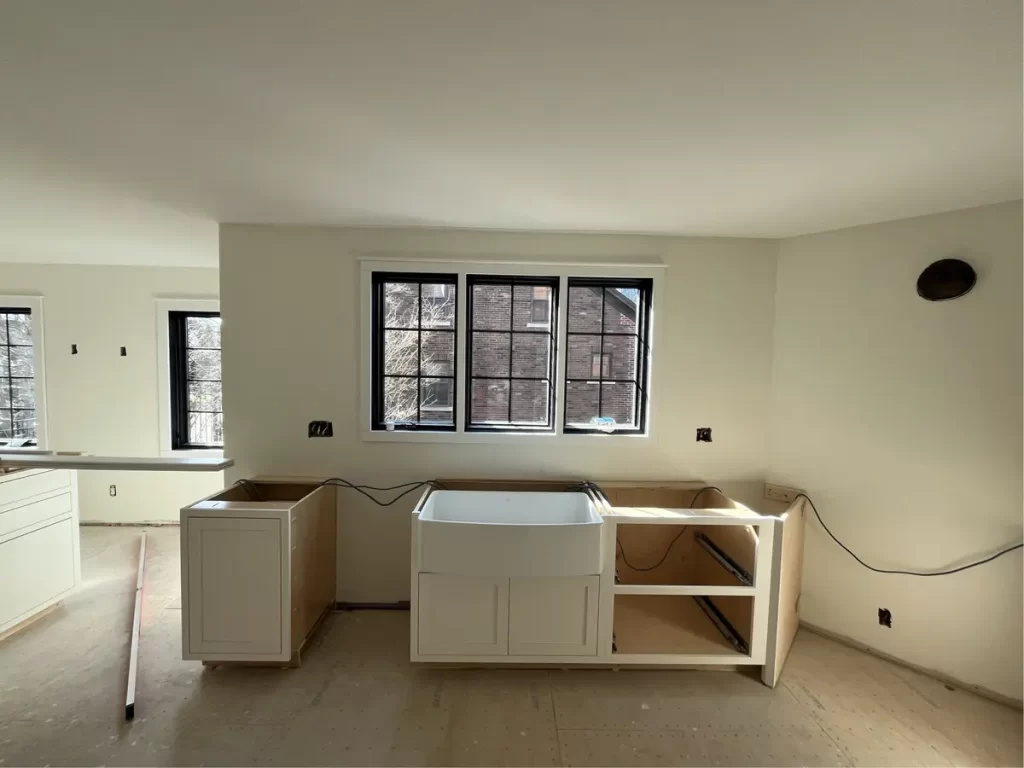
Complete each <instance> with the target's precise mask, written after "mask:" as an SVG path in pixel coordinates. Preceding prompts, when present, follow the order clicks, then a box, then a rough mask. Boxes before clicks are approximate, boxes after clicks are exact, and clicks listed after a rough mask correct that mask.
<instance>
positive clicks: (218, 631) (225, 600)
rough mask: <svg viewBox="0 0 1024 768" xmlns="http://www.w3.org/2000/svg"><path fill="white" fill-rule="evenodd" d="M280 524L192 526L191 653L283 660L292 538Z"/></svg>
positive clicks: (227, 521) (198, 521)
mask: <svg viewBox="0 0 1024 768" xmlns="http://www.w3.org/2000/svg"><path fill="white" fill-rule="evenodd" d="M282 525H283V522H282V521H281V520H277V519H251V518H225V517H215V518H195V519H191V520H189V522H188V563H189V573H188V592H189V600H188V606H189V607H188V618H189V622H188V624H189V646H188V647H189V651H190V652H191V653H195V654H218V653H229V654H230V653H249V654H253V655H259V656H264V655H266V656H280V655H281V654H282V648H283V644H284V642H285V640H284V638H283V636H282V635H283V633H282V631H281V628H282V625H283V624H284V623H285V617H284V616H283V614H282V612H283V611H284V607H285V604H286V603H287V599H286V597H285V595H283V594H282V593H283V592H284V591H285V589H286V588H287V586H288V585H287V584H286V583H285V580H284V579H282V578H281V563H282V562H283V561H284V560H286V559H287V557H288V553H287V551H286V549H285V548H286V547H287V542H288V537H287V536H285V535H283V532H282V530H281V528H282Z"/></svg>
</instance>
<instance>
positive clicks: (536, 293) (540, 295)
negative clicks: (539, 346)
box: [512, 285, 551, 331]
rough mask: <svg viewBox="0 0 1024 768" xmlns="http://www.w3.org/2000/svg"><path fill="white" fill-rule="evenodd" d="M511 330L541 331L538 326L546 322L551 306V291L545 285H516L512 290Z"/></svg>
mask: <svg viewBox="0 0 1024 768" xmlns="http://www.w3.org/2000/svg"><path fill="white" fill-rule="evenodd" d="M513 292H514V296H515V305H514V308H513V315H512V318H513V323H512V329H513V330H515V331H526V330H543V329H541V328H537V325H538V324H546V323H547V322H548V316H549V315H548V310H549V308H550V306H551V289H550V288H549V287H548V286H546V285H517V286H515V288H514V289H513Z"/></svg>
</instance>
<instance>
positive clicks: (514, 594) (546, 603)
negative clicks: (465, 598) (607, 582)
mask: <svg viewBox="0 0 1024 768" xmlns="http://www.w3.org/2000/svg"><path fill="white" fill-rule="evenodd" d="M600 582H601V577H600V576H566V577H561V578H553V579H512V580H511V582H510V586H509V612H508V614H509V616H508V652H509V654H510V655H512V656H594V655H596V654H597V595H598V589H599V587H600Z"/></svg>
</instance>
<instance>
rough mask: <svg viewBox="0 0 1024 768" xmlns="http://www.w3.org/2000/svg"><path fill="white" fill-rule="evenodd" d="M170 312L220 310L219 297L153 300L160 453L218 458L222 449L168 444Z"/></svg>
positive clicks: (163, 454) (164, 454)
mask: <svg viewBox="0 0 1024 768" xmlns="http://www.w3.org/2000/svg"><path fill="white" fill-rule="evenodd" d="M170 312H220V299H216V298H195V299H169V298H159V297H157V299H156V381H157V385H156V389H157V399H158V403H157V413H158V414H159V418H160V446H159V450H160V455H161V456H164V457H173V458H182V457H196V458H219V457H222V456H223V455H224V451H223V450H222V449H219V448H216V449H212V448H211V449H209V450H191V451H190V450H178V451H176V450H174V449H173V448H172V447H171V351H170V344H169V343H168V323H169V322H170V317H169V313H170Z"/></svg>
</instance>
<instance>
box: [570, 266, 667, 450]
mask: <svg viewBox="0 0 1024 768" xmlns="http://www.w3.org/2000/svg"><path fill="white" fill-rule="evenodd" d="M573 288H601V331H600V333H587V332H583V331H572V330H570V328H569V321H568V319H566V328H565V336H566V339H565V347H566V355H565V366H564V367H565V371H566V373H565V377H564V379H563V386H562V402H563V403H565V402H566V400H567V399H568V395H569V384H570V382H571V381H572V382H580V381H583V382H593V381H596V382H597V391H598V415H600V413H601V405H600V404H601V397H602V394H603V386H602V385H603V384H604V382H606V381H612V382H615V381H619V382H629V383H632V384H633V386H634V388H635V389H634V395H633V409H634V412H635V413H636V415H637V419H636V426H635V427H634V426H629V427H624V428H619V427H616V428H615V429H614V430H613V431H612V432H608V433H606V432H605V431H604V430H601V429H599V428H596V427H581V426H573V425H571V424H570V423H569V422H568V420H567V419H566V417H565V411H564V409H563V412H562V433H563V434H587V435H590V434H613V435H625V434H647V413H648V410H649V407H648V401H649V399H650V397H649V392H648V390H650V387H651V380H650V375H649V371H650V359H651V342H650V331H651V310H652V304H653V303H654V281H653V280H652V279H651V278H649V277H641V278H607V277H571V278H569V280H568V286H567V289H566V302H565V303H566V306H568V304H569V299H568V297H569V296H570V295H571V291H572V289H573ZM608 288H630V289H637V290H639V291H640V294H639V295H640V303H641V304H642V305H643V306H642V307H638V311H637V323H636V326H637V330H636V333H635V334H632V333H608V332H606V331H605V329H604V314H605V313H604V305H605V295H606V294H605V291H606V290H607V289H608ZM641 320H642V323H641ZM570 336H598V337H600V339H601V355H602V371H601V375H600V376H591V377H590V378H588V379H569V369H568V366H569V354H568V352H569V337H570ZM606 336H635V337H636V343H637V361H636V371H635V372H634V373H635V376H634V378H633V379H615V378H611V377H605V375H604V370H603V368H604V355H605V354H606V353H605V351H604V339H605V337H606ZM607 354H608V356H609V357H608V364H609V369H610V368H611V353H610V352H609V353H607ZM590 372H591V373H593V368H591V371H590ZM610 372H611V371H610V370H609V373H610Z"/></svg>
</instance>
